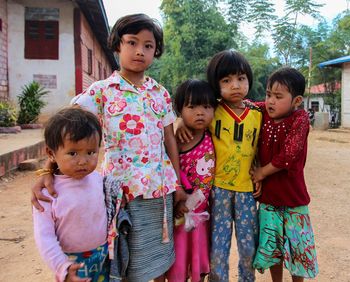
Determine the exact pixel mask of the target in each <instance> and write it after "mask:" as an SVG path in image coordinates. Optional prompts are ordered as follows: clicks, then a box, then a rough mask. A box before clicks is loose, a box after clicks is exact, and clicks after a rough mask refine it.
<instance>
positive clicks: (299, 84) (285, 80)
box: [266, 67, 305, 98]
mask: <svg viewBox="0 0 350 282" xmlns="http://www.w3.org/2000/svg"><path fill="white" fill-rule="evenodd" d="M276 82H277V83H279V84H281V85H284V86H285V87H287V88H288V91H289V92H290V93H291V94H292V97H293V98H294V97H297V96H304V92H305V77H304V76H303V75H302V74H301V72H299V71H298V70H296V69H294V68H291V67H282V68H279V69H278V70H276V71H275V72H273V73H272V74H271V75H270V77H269V78H268V80H267V85H266V87H267V89H271V88H272V86H273V85H274V83H276Z"/></svg>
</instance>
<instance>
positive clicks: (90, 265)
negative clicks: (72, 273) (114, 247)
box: [66, 243, 109, 282]
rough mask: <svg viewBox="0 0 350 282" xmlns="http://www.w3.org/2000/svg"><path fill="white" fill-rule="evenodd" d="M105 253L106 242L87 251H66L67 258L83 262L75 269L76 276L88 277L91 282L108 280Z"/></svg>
mask: <svg viewBox="0 0 350 282" xmlns="http://www.w3.org/2000/svg"><path fill="white" fill-rule="evenodd" d="M107 254H108V246H107V243H106V244H104V245H102V246H100V247H97V248H96V249H93V250H91V251H87V252H82V253H66V255H67V256H68V258H69V260H71V261H74V262H75V263H82V262H83V263H84V266H83V267H82V268H80V269H79V270H78V271H77V276H79V277H81V278H86V277H89V278H91V281H93V282H105V281H106V282H107V281H109V264H108V258H107Z"/></svg>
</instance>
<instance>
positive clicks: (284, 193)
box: [259, 109, 310, 207]
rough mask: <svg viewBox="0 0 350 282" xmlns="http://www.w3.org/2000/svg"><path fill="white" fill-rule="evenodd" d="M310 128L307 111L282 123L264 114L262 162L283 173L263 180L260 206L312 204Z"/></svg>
mask: <svg viewBox="0 0 350 282" xmlns="http://www.w3.org/2000/svg"><path fill="white" fill-rule="evenodd" d="M264 110H265V109H264ZM309 127H310V124H309V118H308V114H307V113H306V112H305V111H304V110H297V111H295V112H293V113H292V114H291V115H290V116H289V117H287V118H285V119H284V120H283V121H281V122H279V123H275V122H274V120H272V119H271V118H270V117H269V116H268V114H267V113H266V112H264V115H263V125H262V129H261V133H260V136H261V139H260V141H259V142H260V143H259V158H260V163H261V166H265V165H267V164H268V163H270V162H271V163H272V165H273V166H275V167H277V168H281V169H282V170H280V171H279V172H277V173H274V174H272V175H270V176H268V177H266V178H265V179H264V180H263V183H262V184H263V188H262V195H261V197H260V198H259V201H260V202H261V203H265V204H270V205H273V206H288V207H297V206H303V205H307V204H308V203H309V202H310V197H309V194H308V192H307V188H306V184H305V179H304V166H305V161H306V155H307V138H308V134H309Z"/></svg>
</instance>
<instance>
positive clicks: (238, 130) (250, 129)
mask: <svg viewBox="0 0 350 282" xmlns="http://www.w3.org/2000/svg"><path fill="white" fill-rule="evenodd" d="M261 119H262V113H261V111H259V109H258V108H255V107H254V106H251V107H250V106H248V107H246V108H245V109H244V111H243V113H242V114H241V115H240V116H238V115H236V114H235V113H234V112H233V111H232V110H231V109H230V108H229V107H228V106H227V105H226V104H224V103H220V105H219V106H218V107H217V109H216V110H215V116H214V119H213V121H212V123H211V124H210V127H209V129H210V132H211V134H212V138H213V142H214V147H215V155H216V168H215V180H214V185H215V186H218V187H220V188H224V189H227V190H232V191H238V192H251V191H253V183H252V181H251V178H250V175H249V170H250V167H251V164H252V162H253V160H254V158H255V154H256V150H257V144H258V139H259V132H260V126H261Z"/></svg>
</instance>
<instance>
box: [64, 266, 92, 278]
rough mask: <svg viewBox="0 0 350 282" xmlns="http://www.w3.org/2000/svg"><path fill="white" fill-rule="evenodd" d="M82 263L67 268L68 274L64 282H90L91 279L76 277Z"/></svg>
mask: <svg viewBox="0 0 350 282" xmlns="http://www.w3.org/2000/svg"><path fill="white" fill-rule="evenodd" d="M83 266H84V264H83V263H73V264H71V265H70V266H69V267H68V274H67V276H66V279H65V280H64V282H90V281H91V278H81V277H79V276H77V271H78V270H79V268H81V267H83Z"/></svg>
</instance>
